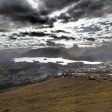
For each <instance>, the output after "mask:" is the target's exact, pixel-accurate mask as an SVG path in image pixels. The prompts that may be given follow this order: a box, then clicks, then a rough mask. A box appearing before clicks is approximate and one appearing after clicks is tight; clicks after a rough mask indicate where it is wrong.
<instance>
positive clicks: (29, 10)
mask: <svg viewBox="0 0 112 112" xmlns="http://www.w3.org/2000/svg"><path fill="white" fill-rule="evenodd" d="M32 2H34V3H35V4H32ZM39 2H42V4H40V5H39V7H38V4H39ZM36 4H37V8H35V5H36ZM72 4H76V5H74V6H73V5H72ZM68 6H69V7H68ZM65 7H67V8H68V9H67V11H65V12H64V13H60V15H59V16H58V17H57V19H64V20H66V21H67V20H69V19H71V18H74V20H78V19H79V18H83V17H98V16H102V15H104V14H108V13H112V10H111V9H112V0H40V1H39V0H0V15H2V16H4V17H8V18H11V19H12V20H17V21H29V22H31V23H47V22H48V21H50V19H51V18H49V16H48V15H49V14H50V13H52V12H54V11H57V10H59V11H60V10H62V9H63V8H65ZM54 18H55V17H54ZM50 22H55V21H52V19H51V21H50ZM48 23H49V22H48Z"/></svg>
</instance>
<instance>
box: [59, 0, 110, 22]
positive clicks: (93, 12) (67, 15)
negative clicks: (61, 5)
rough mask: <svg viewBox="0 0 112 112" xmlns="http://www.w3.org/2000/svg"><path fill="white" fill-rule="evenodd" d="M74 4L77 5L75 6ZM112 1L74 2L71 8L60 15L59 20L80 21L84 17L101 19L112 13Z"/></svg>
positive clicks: (80, 0)
mask: <svg viewBox="0 0 112 112" xmlns="http://www.w3.org/2000/svg"><path fill="white" fill-rule="evenodd" d="M73 3H74V4H75V3H76V4H75V5H74V6H73ZM111 9H112V0H78V1H74V0H72V4H71V7H70V6H69V7H68V10H67V11H65V12H64V13H60V16H59V17H58V19H63V20H65V21H67V20H69V19H71V18H72V19H74V20H78V19H80V18H84V17H89V18H91V17H101V16H103V15H105V14H109V13H112V10H111Z"/></svg>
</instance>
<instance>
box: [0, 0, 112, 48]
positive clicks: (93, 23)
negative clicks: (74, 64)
mask: <svg viewBox="0 0 112 112" xmlns="http://www.w3.org/2000/svg"><path fill="white" fill-rule="evenodd" d="M111 9H112V0H0V26H1V27H0V32H1V33H0V34H1V35H2V36H1V38H0V41H1V42H0V47H1V46H2V47H3V46H7V45H8V46H13V47H14V46H15V45H16V46H17V45H18V44H19V46H22V47H24V46H27V47H28V46H29V47H31V46H34V45H35V44H37V43H38V44H39V45H40V44H41V45H44V46H46V45H48V43H47V42H48V41H50V42H52V44H53V43H54V42H55V43H54V44H61V45H63V44H64V45H65V46H69V44H70V45H71V43H73V44H79V43H80V42H81V44H82V43H83V41H84V39H85V38H86V40H87V39H88V38H90V37H91V38H94V39H92V40H93V41H94V42H92V41H90V39H88V40H89V42H87V41H84V46H85V45H86V44H87V46H88V45H91V44H92V45H93V46H94V45H96V43H97V42H104V41H106V42H107V40H108V41H109V42H110V40H111V37H112V22H111V21H112V10H111ZM45 25H48V28H44V27H43V28H42V29H40V28H39V29H38V28H37V26H45ZM32 26H33V28H32ZM62 26H63V27H62ZM24 27H25V28H24ZM35 27H36V28H35ZM14 28H15V31H14V30H13V32H11V33H9V34H5V33H4V32H6V31H10V30H11V29H14ZM16 28H18V30H17V29H16ZM19 28H20V29H21V28H22V31H21V30H20V29H19ZM35 30H36V32H37V31H39V32H41V31H42V32H44V33H45V34H44V36H45V37H46V38H45V37H42V36H41V38H43V39H41V38H36V37H35V36H34V35H33V37H31V36H32V35H31V34H30V35H29V34H28V33H27V34H26V35H25V37H26V40H25V37H24V39H23V38H22V36H21V35H20V34H23V33H24V32H34V31H35ZM59 30H60V31H59ZM62 30H63V31H62ZM23 31H24V32H23ZM15 33H16V36H15V35H14V34H15ZM18 33H20V34H18ZM3 34H4V35H5V36H4V35H3ZM11 36H13V37H14V36H15V37H14V38H13V40H14V42H13V40H10V37H11ZM100 37H103V39H101V38H100ZM15 38H16V39H15ZM54 38H55V39H54ZM57 38H60V39H57ZM67 38H69V39H67ZM73 38H74V39H73ZM105 38H106V39H105ZM97 39H98V40H99V41H97ZM15 40H16V41H15ZM17 40H18V41H21V44H22V45H21V44H20V43H18V41H17ZM74 40H75V41H74ZM95 40H96V41H95ZM29 42H30V43H32V44H33V45H32V44H31V46H30V45H29V44H28V43H29ZM12 43H13V44H12ZM82 45H83V44H82ZM17 47H18V46H17Z"/></svg>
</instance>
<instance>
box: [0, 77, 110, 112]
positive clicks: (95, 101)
mask: <svg viewBox="0 0 112 112" xmlns="http://www.w3.org/2000/svg"><path fill="white" fill-rule="evenodd" d="M0 112H112V81H108V80H102V81H100V82H99V81H97V80H87V79H84V78H76V79H74V78H64V79H63V78H57V79H51V80H48V81H45V82H42V83H39V84H33V85H28V86H25V87H20V88H15V89H11V90H9V91H7V92H4V93H0Z"/></svg>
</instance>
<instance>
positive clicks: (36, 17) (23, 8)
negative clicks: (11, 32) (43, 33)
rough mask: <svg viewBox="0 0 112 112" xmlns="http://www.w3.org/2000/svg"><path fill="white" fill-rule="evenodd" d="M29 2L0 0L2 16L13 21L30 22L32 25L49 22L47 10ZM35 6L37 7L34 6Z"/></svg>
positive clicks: (24, 0) (27, 0)
mask: <svg viewBox="0 0 112 112" xmlns="http://www.w3.org/2000/svg"><path fill="white" fill-rule="evenodd" d="M32 2H33V0H32V1H29V0H0V14H1V15H2V16H4V17H9V18H11V19H12V20H19V21H29V22H31V23H36V22H38V23H45V22H46V21H48V18H47V16H46V14H47V10H46V9H41V10H40V8H39V7H38V6H37V8H36V4H37V5H38V3H36V2H33V3H35V4H31V3H32ZM34 5H35V6H34Z"/></svg>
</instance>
